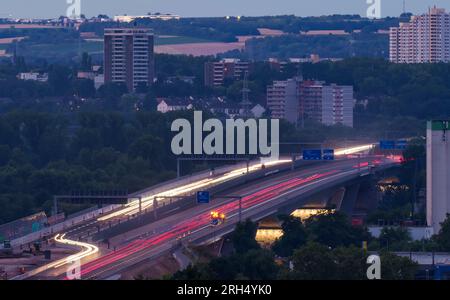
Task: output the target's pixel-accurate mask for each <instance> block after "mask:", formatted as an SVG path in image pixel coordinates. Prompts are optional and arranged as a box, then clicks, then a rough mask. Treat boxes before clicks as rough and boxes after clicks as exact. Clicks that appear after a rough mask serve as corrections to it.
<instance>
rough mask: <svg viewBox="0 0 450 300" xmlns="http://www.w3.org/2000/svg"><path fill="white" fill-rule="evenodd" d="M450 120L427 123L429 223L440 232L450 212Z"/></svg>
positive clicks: (435, 231)
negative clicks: (441, 224)
mask: <svg viewBox="0 0 450 300" xmlns="http://www.w3.org/2000/svg"><path fill="white" fill-rule="evenodd" d="M449 131H450V120H446V121H442V120H436V121H430V122H428V125H427V224H428V226H431V227H433V230H434V233H438V232H439V230H440V228H441V226H440V223H442V222H443V221H444V220H445V218H446V215H447V214H450V167H449V166H450V133H449Z"/></svg>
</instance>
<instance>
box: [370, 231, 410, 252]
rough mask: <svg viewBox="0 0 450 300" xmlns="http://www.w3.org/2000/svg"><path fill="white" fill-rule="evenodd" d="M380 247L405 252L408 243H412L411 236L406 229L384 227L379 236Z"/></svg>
mask: <svg viewBox="0 0 450 300" xmlns="http://www.w3.org/2000/svg"><path fill="white" fill-rule="evenodd" d="M378 239H379V241H380V245H386V246H387V247H388V248H389V249H392V250H397V251H401V250H406V249H405V248H407V245H408V243H409V242H411V241H412V238H411V234H410V233H409V231H408V229H407V228H403V227H397V228H394V227H384V228H383V229H382V230H381V233H380V236H379V238H378Z"/></svg>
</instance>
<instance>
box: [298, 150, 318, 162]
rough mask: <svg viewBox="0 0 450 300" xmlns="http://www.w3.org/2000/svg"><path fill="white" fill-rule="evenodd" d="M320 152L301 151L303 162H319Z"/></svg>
mask: <svg viewBox="0 0 450 300" xmlns="http://www.w3.org/2000/svg"><path fill="white" fill-rule="evenodd" d="M321 159H322V151H321V150H303V160H321Z"/></svg>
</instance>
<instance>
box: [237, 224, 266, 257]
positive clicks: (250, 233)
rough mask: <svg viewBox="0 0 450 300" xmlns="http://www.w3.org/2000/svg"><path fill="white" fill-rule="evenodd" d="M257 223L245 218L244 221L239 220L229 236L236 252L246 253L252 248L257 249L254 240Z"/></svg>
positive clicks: (256, 243)
mask: <svg viewBox="0 0 450 300" xmlns="http://www.w3.org/2000/svg"><path fill="white" fill-rule="evenodd" d="M256 231H257V225H256V224H255V223H253V222H252V221H251V220H249V219H247V220H246V221H245V222H239V223H238V224H237V225H236V229H235V230H234V232H233V235H232V236H231V240H232V242H233V246H234V250H235V251H236V253H240V254H242V253H246V252H248V251H250V250H252V249H259V248H260V246H259V244H258V242H256V240H255V236H256Z"/></svg>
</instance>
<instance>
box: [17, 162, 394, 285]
mask: <svg viewBox="0 0 450 300" xmlns="http://www.w3.org/2000/svg"><path fill="white" fill-rule="evenodd" d="M399 162H400V161H399V159H397V158H395V157H380V156H366V157H360V158H343V159H341V160H337V161H333V162H326V163H317V164H311V165H305V164H304V163H302V162H295V163H294V165H293V164H292V162H288V161H282V162H279V163H275V164H273V165H272V166H270V165H268V166H266V167H262V166H257V165H254V166H253V167H254V169H253V170H251V171H250V172H249V173H247V172H246V170H242V169H239V170H238V172H235V173H233V172H234V171H235V170H234V171H231V172H227V173H224V174H221V175H218V176H211V178H205V179H200V180H198V181H195V182H192V183H189V184H187V185H183V186H181V187H180V186H178V187H174V188H173V189H171V190H170V192H169V193H168V191H167V190H166V191H162V192H160V194H161V193H165V195H168V196H174V195H177V193H179V192H180V191H183V192H185V191H186V190H188V191H189V192H191V193H192V192H194V191H195V190H198V189H208V190H211V191H212V192H213V193H214V194H216V195H217V196H216V197H214V198H213V199H212V201H211V202H210V203H209V204H202V205H196V204H194V201H193V199H189V197H184V198H181V200H179V201H172V199H170V200H169V202H162V203H163V204H162V205H159V206H155V205H154V200H155V195H157V194H158V193H156V194H155V193H152V192H151V191H145V192H144V193H143V194H145V198H146V200H145V202H144V206H145V209H147V210H148V211H147V213H146V214H143V215H141V216H138V217H135V218H134V220H136V221H135V222H134V223H135V224H134V226H131V227H127V226H129V225H125V224H133V220H130V221H128V222H122V223H121V224H122V225H118V226H114V227H111V228H109V225H108V224H110V223H111V222H115V221H116V220H117V219H118V220H121V219H123V218H127V219H128V218H130V215H133V214H136V209H137V207H136V203H133V204H130V205H129V206H127V207H125V208H121V209H118V210H116V211H114V212H113V213H110V214H107V215H105V216H102V217H100V218H97V219H95V220H93V221H89V222H87V223H86V224H84V225H81V226H76V227H74V228H72V229H70V230H68V231H67V232H66V236H64V238H65V240H62V241H60V242H63V243H64V242H66V243H70V241H74V240H76V239H77V238H78V237H80V236H85V234H86V232H90V231H93V232H94V231H97V232H96V233H95V234H94V235H93V236H91V237H90V239H92V238H93V237H95V236H96V237H97V238H104V237H105V236H108V235H109V236H111V238H110V239H109V241H110V243H111V244H114V245H115V246H116V247H117V248H116V250H115V251H111V250H106V249H103V250H102V249H100V251H98V249H97V251H95V248H94V249H92V250H91V251H92V253H91V255H85V256H83V257H80V258H81V264H82V266H81V276H82V279H93V278H95V279H106V278H110V277H111V276H114V275H117V274H118V273H120V272H121V271H124V270H127V269H129V268H132V267H133V266H135V265H136V264H138V263H141V262H143V261H146V260H150V259H154V258H156V257H159V256H161V255H164V254H166V253H168V252H171V251H175V250H176V249H177V248H178V247H180V246H181V245H182V244H183V243H197V244H199V243H209V242H212V241H215V240H217V239H219V238H221V237H222V236H224V235H225V234H228V233H230V232H231V231H232V230H233V229H234V227H235V225H236V223H237V222H238V221H239V218H240V217H241V218H242V219H247V218H250V219H252V220H254V221H258V220H261V219H263V218H265V217H267V216H270V215H276V214H279V213H281V212H284V213H286V212H290V211H292V210H294V209H296V208H298V207H301V206H304V205H306V204H308V203H307V202H306V201H307V200H308V199H311V196H313V195H315V194H317V193H320V192H322V193H323V191H327V190H329V191H333V190H336V188H337V187H346V186H349V187H350V188H348V189H347V190H348V192H347V193H345V192H344V193H340V194H339V193H338V194H335V195H333V197H329V198H328V199H329V201H328V203H327V202H325V203H321V204H322V205H323V206H324V207H325V206H329V205H334V206H335V207H336V208H338V209H348V208H351V206H352V205H354V204H355V203H354V202H355V197H354V196H351V195H352V194H354V190H355V189H354V188H352V187H354V186H355V185H357V184H358V182H359V181H360V180H361V179H363V178H367V177H370V176H372V175H373V174H375V173H377V172H380V171H383V170H386V169H388V168H391V167H393V166H397V165H398V164H399ZM230 173H231V174H232V175H230ZM220 178H222V180H221V179H220ZM223 178H226V180H223ZM212 182H215V183H217V182H218V184H214V183H212ZM206 183H210V184H211V185H208V184H206ZM205 184H206V185H205ZM221 195H223V196H230V195H235V196H240V197H241V202H240V203H239V200H237V198H234V199H233V198H230V197H221ZM162 200H163V201H165V200H167V199H166V198H162ZM315 206H317V203H316V204H315ZM240 208H241V214H240V213H239V211H240ZM212 210H215V211H219V212H220V213H224V214H225V215H226V216H227V219H226V222H224V223H223V224H220V225H218V226H213V225H212V224H211V219H210V212H211V211H212ZM240 215H241V216H240ZM149 216H150V217H149ZM145 218H150V219H147V220H146V219H145ZM121 228H122V229H123V228H125V230H122V231H121ZM114 230H116V232H114ZM88 235H89V233H88ZM59 238H60V239H61V236H60V237H59ZM81 246H82V245H81ZM82 247H83V246H82ZM85 254H86V253H85ZM74 259H77V256H76V255H75V256H73V257H72V258H71V260H74ZM65 262H66V263H67V262H68V261H65ZM44 269H45V268H44ZM66 270H67V264H64V263H62V264H61V263H60V264H58V265H56V266H55V265H53V266H51V267H49V268H46V269H45V270H42V269H41V270H39V271H40V272H38V273H34V274H33V273H29V274H28V276H22V277H21V278H16V279H26V278H30V277H31V278H61V279H63V278H65V276H66V275H65V272H66Z"/></svg>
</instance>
